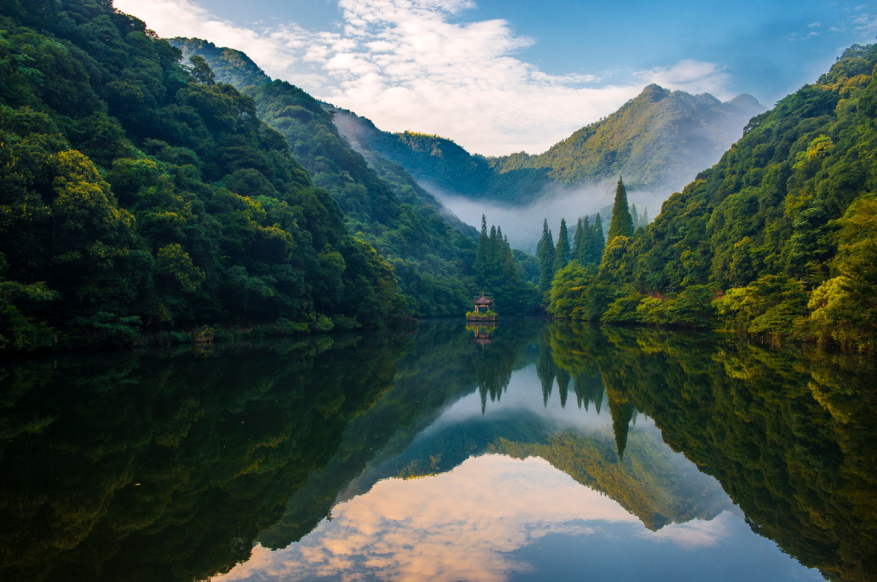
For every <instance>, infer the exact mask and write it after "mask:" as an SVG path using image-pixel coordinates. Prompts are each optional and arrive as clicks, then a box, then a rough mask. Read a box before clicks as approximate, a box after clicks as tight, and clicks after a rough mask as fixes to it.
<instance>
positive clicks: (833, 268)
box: [541, 45, 877, 350]
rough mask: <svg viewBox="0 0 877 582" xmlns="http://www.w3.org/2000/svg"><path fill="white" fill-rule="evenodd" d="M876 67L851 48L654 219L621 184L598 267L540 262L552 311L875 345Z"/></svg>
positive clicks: (876, 48) (876, 57) (873, 54)
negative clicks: (641, 220) (631, 201)
mask: <svg viewBox="0 0 877 582" xmlns="http://www.w3.org/2000/svg"><path fill="white" fill-rule="evenodd" d="M875 64H877V45H869V46H854V47H852V48H850V49H848V50H847V51H846V52H845V53H844V54H843V56H842V57H841V58H840V59H838V62H837V63H836V64H835V65H834V66H833V67H832V68H831V71H830V72H828V73H826V74H825V75H823V76H822V77H820V79H819V81H818V82H817V83H815V84H813V85H807V86H805V87H803V88H802V89H801V90H799V91H798V92H797V93H795V94H792V95H789V96H788V97H786V98H785V99H783V100H782V101H780V102H779V103H778V104H777V106H776V107H775V108H774V109H772V110H771V111H768V112H766V113H763V114H761V115H759V116H757V117H755V118H753V119H752V121H751V122H750V124H749V125H748V126H747V128H746V131H745V134H744V136H743V138H742V139H741V140H740V141H739V142H738V143H736V144H734V146H733V147H732V148H731V149H730V150H729V151H728V152H727V153H726V154H725V155H724V156H723V157H722V159H721V161H720V162H719V163H718V164H717V165H716V166H714V167H713V168H711V169H709V170H706V171H704V172H702V173H700V174H699V175H698V176H697V179H696V180H695V181H694V182H692V183H691V184H689V185H688V186H686V187H685V189H684V190H683V191H682V192H681V193H676V194H674V195H673V196H671V197H670V198H669V199H668V200H667V201H666V202H665V203H664V205H663V208H662V210H661V213H660V215H659V216H658V217H657V218H656V219H655V221H654V223H652V224H651V225H649V226H647V227H646V228H638V229H635V228H634V224H633V219H632V216H631V214H630V212H629V210H628V203H627V194H626V189H625V187H624V184H623V183H622V181H621V180H619V183H618V188H617V191H616V200H615V206H614V208H613V216H612V225H611V226H610V228H609V232H608V233H607V242H606V248H605V251H604V253H603V255H602V257H601V260H600V262H599V264H598V265H597V264H595V263H593V262H591V263H589V262H587V261H582V260H576V261H572V262H570V263H569V264H567V265H566V266H564V267H563V268H560V269H556V268H554V269H553V271H551V272H546V269H547V264H548V263H546V262H544V261H543V262H542V275H543V278H542V280H543V285H542V286H541V287H542V290H543V291H547V289H546V287H545V285H544V280H545V278H546V277H550V278H551V280H552V284H551V287H550V291H547V293H548V297H547V299H548V301H547V305H548V310H549V312H550V313H551V314H553V315H554V316H555V317H558V318H569V319H585V320H600V321H605V322H632V323H647V324H659V325H681V326H694V327H718V328H721V329H727V330H739V331H748V332H751V333H757V334H764V335H767V336H771V337H793V338H800V339H819V340H823V341H830V340H833V341H836V342H838V343H840V344H842V345H844V346H848V347H850V348H855V349H867V350H873V349H874V348H875V347H877V328H875V323H874V322H875V321H877V269H875V268H874V265H875V263H877V220H875V216H877V200H875V197H874V196H875V195H874V192H875V179H877V164H875V160H874V156H873V155H872V152H874V151H875V150H877V126H875V114H877V76H875ZM637 226H639V225H637ZM559 244H560V243H559V242H558V245H559Z"/></svg>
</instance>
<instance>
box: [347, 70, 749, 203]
mask: <svg viewBox="0 0 877 582" xmlns="http://www.w3.org/2000/svg"><path fill="white" fill-rule="evenodd" d="M762 111H764V107H762V106H761V105H760V104H759V103H758V102H757V101H756V100H755V99H754V98H753V97H750V96H748V95H740V96H738V97H736V98H735V99H733V100H731V101H729V102H727V103H722V102H721V101H719V100H718V99H716V98H715V97H713V96H712V95H709V94H703V95H689V94H688V93H685V92H683V91H668V90H666V89H663V88H661V87H659V86H657V85H649V86H648V87H646V88H645V89H643V91H642V93H641V94H640V95H638V96H637V97H636V98H635V99H632V100H630V101H629V102H627V103H626V104H625V105H623V106H622V107H621V108H620V109H619V110H618V111H616V112H615V113H613V114H611V115H609V116H608V117H606V118H604V119H601V120H600V121H597V122H595V123H592V124H590V125H588V126H586V127H583V128H582V129H580V130H578V131H577V132H575V133H574V134H572V135H571V136H570V137H568V138H567V139H565V140H563V141H562V142H559V143H557V144H555V145H554V146H552V147H551V148H550V149H549V150H548V151H546V152H544V153H542V154H539V155H530V154H526V153H517V154H512V155H509V156H500V157H484V156H480V155H473V154H470V153H469V152H467V151H466V150H465V149H463V148H462V147H461V146H459V145H458V144H456V143H454V142H453V141H452V140H449V139H447V138H442V137H439V136H436V135H427V134H423V133H417V132H412V131H406V132H403V133H397V134H393V133H387V132H383V131H381V130H379V129H378V128H376V127H375V126H374V124H373V123H372V122H371V121H369V120H368V119H364V118H359V117H357V116H355V115H353V114H351V113H350V112H345V118H344V121H343V128H344V133H345V135H348V136H349V137H351V139H358V140H360V141H363V142H365V143H367V144H369V146H370V147H372V148H373V149H374V150H376V151H378V152H380V154H381V155H383V156H385V157H386V158H388V159H390V160H392V161H393V162H396V163H398V164H401V165H402V166H404V167H405V168H406V169H407V170H408V171H409V172H411V173H412V174H413V175H414V177H415V178H417V179H418V180H422V181H423V182H424V183H428V184H431V185H432V186H434V187H436V188H438V189H439V190H441V191H444V192H446V193H449V194H457V195H462V196H466V197H469V198H482V199H490V200H496V201H500V202H504V203H511V204H525V203H527V202H531V201H532V200H534V199H536V198H538V197H539V195H540V194H541V193H542V192H543V190H544V189H545V188H546V187H547V186H550V185H555V186H559V187H561V188H563V187H567V186H576V185H581V184H584V183H588V184H596V183H601V182H604V181H606V180H611V179H613V178H614V177H617V176H618V174H619V173H620V172H622V171H624V173H625V175H626V176H627V178H628V182H629V184H630V185H631V187H635V188H640V189H642V188H652V189H662V188H678V187H681V185H682V184H684V183H685V181H686V180H687V179H688V178H687V177H690V176H692V175H694V174H695V173H697V172H699V171H700V170H702V169H703V168H706V167H709V166H710V165H712V164H713V163H715V162H716V160H718V159H719V157H720V156H721V155H722V153H723V152H724V151H725V149H726V148H727V147H728V145H730V144H731V143H732V142H733V141H734V139H736V138H737V136H738V135H739V132H740V130H741V128H743V126H745V125H746V122H747V121H748V120H749V119H750V118H751V117H752V116H754V115H756V114H758V113H761V112H762Z"/></svg>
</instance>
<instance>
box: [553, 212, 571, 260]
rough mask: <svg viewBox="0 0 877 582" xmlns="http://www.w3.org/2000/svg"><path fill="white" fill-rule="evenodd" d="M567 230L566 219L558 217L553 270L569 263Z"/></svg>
mask: <svg viewBox="0 0 877 582" xmlns="http://www.w3.org/2000/svg"><path fill="white" fill-rule="evenodd" d="M569 252H570V251H569V232H567V229H566V219H565V218H561V219H560V230H559V231H558V232H557V246H556V247H555V248H554V272H555V273H556V272H558V271H559V270H561V269H562V268H564V267H565V266H566V265H567V263H569V259H570V254H569Z"/></svg>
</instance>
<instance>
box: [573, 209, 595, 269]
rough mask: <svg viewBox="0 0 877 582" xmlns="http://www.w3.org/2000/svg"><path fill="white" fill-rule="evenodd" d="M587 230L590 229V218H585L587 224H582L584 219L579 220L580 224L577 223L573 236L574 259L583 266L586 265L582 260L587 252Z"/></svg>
mask: <svg viewBox="0 0 877 582" xmlns="http://www.w3.org/2000/svg"><path fill="white" fill-rule="evenodd" d="M587 228H590V224H588V217H587V216H585V222H582V219H581V218H579V220H578V222H576V231H575V233H573V235H572V253H571V254H572V258H573V260H576V261H578V262H579V263H581V264H585V263H584V261H583V260H582V258H583V252H584V250H585V232H586V229H587Z"/></svg>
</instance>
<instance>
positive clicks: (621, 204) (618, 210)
mask: <svg viewBox="0 0 877 582" xmlns="http://www.w3.org/2000/svg"><path fill="white" fill-rule="evenodd" d="M616 236H633V220H632V219H631V217H630V210H628V208H627V190H625V188H624V182H622V181H621V178H618V187H617V188H616V189H615V205H614V206H613V207H612V222H611V223H610V224H609V236H607V237H606V241H607V242H611V241H612V239H613V238H615V237H616Z"/></svg>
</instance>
